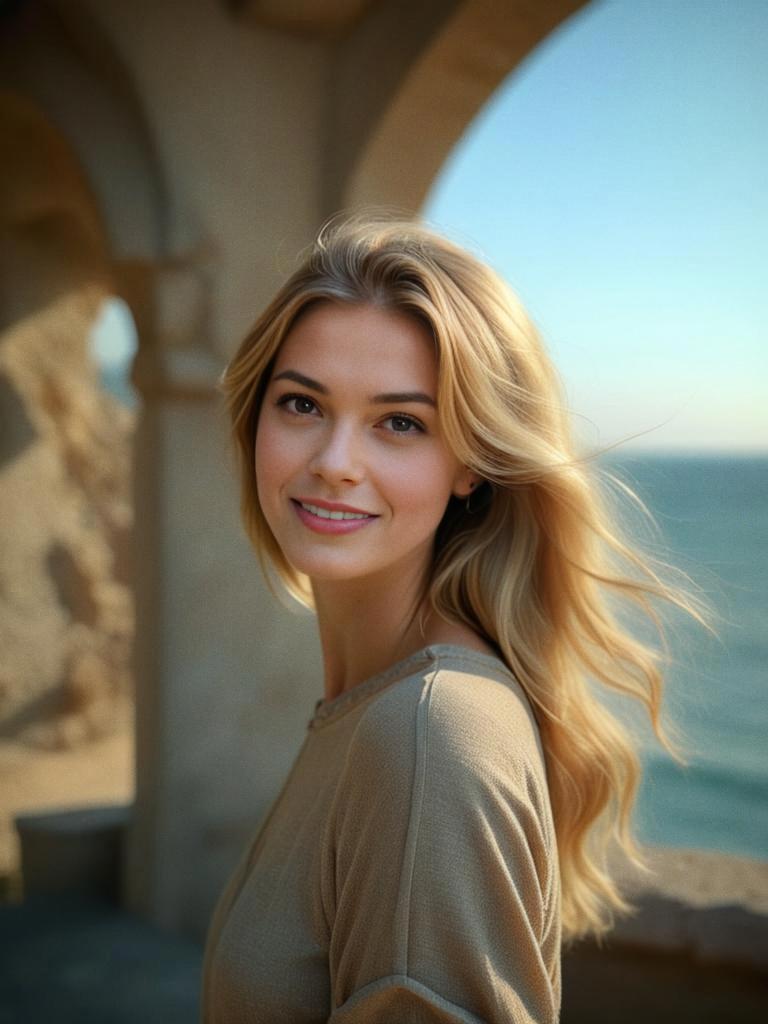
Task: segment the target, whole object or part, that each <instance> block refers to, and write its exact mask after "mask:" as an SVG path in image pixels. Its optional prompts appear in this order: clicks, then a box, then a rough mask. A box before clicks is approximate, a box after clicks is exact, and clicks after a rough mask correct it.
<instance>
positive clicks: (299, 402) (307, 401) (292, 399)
mask: <svg viewBox="0 0 768 1024" xmlns="http://www.w3.org/2000/svg"><path fill="white" fill-rule="evenodd" d="M277 404H278V405H280V406H282V407H283V408H285V409H288V411H289V412H292V413H295V414H296V415H298V416H311V415H312V413H313V412H315V411H316V410H317V406H316V405H315V403H314V402H313V401H312V399H311V398H307V396H306V395H283V397H282V398H281V399H280V400H279V401H278V403H277Z"/></svg>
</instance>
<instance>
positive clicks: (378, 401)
mask: <svg viewBox="0 0 768 1024" xmlns="http://www.w3.org/2000/svg"><path fill="white" fill-rule="evenodd" d="M272 380H273V381H278V380H292V381H294V382H295V383H296V384H301V386H302V387H305V388H309V389H310V390H311V391H317V393H318V394H320V395H327V394H328V388H327V387H326V386H325V385H324V384H321V383H320V382H319V381H316V380H313V379H312V378H311V377H306V376H305V375H304V374H303V373H298V372H297V371H296V370H283V372H282V373H278V374H277V376H276V377H273V378H272ZM370 401H371V402H373V403H374V404H375V405H400V404H407V403H410V402H420V403H421V404H423V405H431V406H432V408H433V409H434V408H437V404H436V402H435V400H434V398H430V396H429V395H427V394H425V393H424V392H423V391H387V392H384V393H383V394H381V395H373V397H372V398H371V399H370Z"/></svg>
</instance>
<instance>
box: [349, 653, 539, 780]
mask: <svg viewBox="0 0 768 1024" xmlns="http://www.w3.org/2000/svg"><path fill="white" fill-rule="evenodd" d="M428 653H429V657H428V658H427V659H425V661H424V662H423V663H422V665H420V666H419V669H418V670H417V671H414V672H413V673H412V674H410V675H409V676H407V677H405V678H403V679H401V680H399V681H398V682H397V683H396V684H395V685H393V686H391V687H389V688H388V689H386V690H385V691H384V692H383V693H381V694H380V695H378V697H377V698H376V699H375V700H373V701H372V702H371V703H370V704H369V705H368V707H367V708H366V709H365V712H364V713H363V715H362V716H361V718H360V720H359V722H358V725H357V728H356V730H355V736H354V739H353V744H352V748H351V750H350V754H352V755H353V756H354V755H356V757H355V760H358V762H360V761H362V762H363V763H365V764H367V766H368V767H369V768H370V769H371V770H376V771H377V770H380V769H381V768H382V767H390V768H395V767H396V766H399V767H400V768H401V769H402V770H407V768H408V763H409V762H410V764H411V766H413V762H414V760H416V759H421V761H423V763H424V764H425V765H427V766H428V767H431V768H432V769H433V770H435V771H438V772H441V773H446V774H447V775H448V776H450V775H459V776H461V777H462V778H467V777H471V776H474V775H478V776H480V777H487V776H488V773H489V772H490V773H491V775H495V774H496V772H498V771H499V770H500V769H501V768H502V767H503V771H504V774H505V775H506V776H507V777H510V776H516V775H517V776H520V781H521V782H523V780H524V777H526V778H527V777H528V776H529V775H530V774H531V773H532V774H533V775H534V776H536V777H537V778H538V779H539V780H540V781H542V783H543V776H544V764H543V754H542V747H541V740H540V737H539V733H538V728H537V725H536V720H535V717H534V715H533V712H532V710H531V706H530V703H529V701H528V699H527V697H526V695H525V693H524V691H523V690H522V687H521V686H520V684H519V683H518V682H517V680H516V679H515V678H514V677H513V676H512V674H511V673H510V672H509V670H508V669H507V668H506V667H505V666H504V664H503V663H502V662H501V661H499V660H498V659H495V658H491V657H488V656H486V655H478V654H476V653H474V652H472V651H466V652H461V651H459V650H457V649H456V648H450V649H448V650H446V649H445V648H441V647H440V646H438V647H436V648H435V649H428ZM359 766H360V767H363V764H359Z"/></svg>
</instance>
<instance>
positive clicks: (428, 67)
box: [341, 0, 585, 212]
mask: <svg viewBox="0 0 768 1024" xmlns="http://www.w3.org/2000/svg"><path fill="white" fill-rule="evenodd" d="M584 4H585V0H552V2H549V3H546V4H538V5H533V4H529V3H524V2H522V0H516V2H511V3H506V4H498V3H494V2H493V0H466V2H464V3H461V4H459V5H457V7H456V9H455V10H454V11H453V13H452V14H451V16H450V17H449V18H448V19H446V20H445V21H444V22H443V23H440V24H437V25H436V26H435V29H436V30H435V31H434V34H433V36H432V38H430V39H429V41H428V44H427V45H426V46H425V47H424V49H423V50H422V52H421V53H420V54H419V55H418V56H417V58H416V59H415V60H414V61H413V63H412V64H411V66H410V67H409V68H408V69H407V71H406V72H405V73H404V75H403V77H402V78H401V80H400V81H399V82H397V87H396V89H394V90H393V93H392V96H391V99H390V101H389V102H388V104H387V105H386V106H385V107H384V109H383V111H382V112H381V113H380V114H379V116H378V117H377V118H376V120H375V122H374V127H373V129H372V130H371V131H370V133H369V134H368V135H367V136H366V138H365V142H364V144H363V145H361V147H360V149H359V151H358V152H357V153H356V154H355V155H354V157H353V158H352V159H351V160H350V165H349V168H348V175H347V178H346V181H345V184H344V187H343V190H342V193H341V205H343V206H357V205H361V204H364V205H368V204H376V205H387V206H389V205H391V206H394V207H396V208H398V209H403V210H407V211H411V212H416V211H417V210H418V209H419V207H420V206H421V204H422V202H423V201H424V198H425V196H426V194H427V191H428V190H429V187H430V185H431V184H432V182H433V180H434V178H435V177H436V175H437V173H438V171H439V169H440V167H441V165H442V164H443V162H444V161H445V159H446V157H447V156H448V154H449V153H450V151H451V149H452V148H453V146H454V145H455V143H456V142H457V141H458V139H459V138H460V136H461V135H462V133H463V132H464V130H465V129H466V127H467V125H468V124H469V123H470V122H471V121H472V119H473V118H474V117H475V115H476V114H477V112H478V111H479V110H480V108H481V107H482V106H483V104H484V103H485V102H486V100H488V98H489V97H490V96H491V94H492V93H493V92H494V90H495V89H496V87H497V86H498V85H499V84H500V82H501V81H502V80H503V79H504V78H505V77H506V76H507V75H508V74H509V73H510V71H512V70H513V68H515V67H516V66H517V65H518V64H519V63H520V61H521V60H523V58H524V57H525V56H526V55H527V54H528V53H529V52H530V51H531V50H532V49H533V48H534V47H535V46H536V45H537V44H538V43H539V42H541V40H542V39H544V38H545V37H546V36H547V35H548V34H549V33H550V32H551V31H553V30H554V29H555V28H556V27H557V26H558V25H559V24H561V23H562V22H563V21H564V20H565V19H567V18H568V17H570V16H571V15H572V14H573V13H574V12H576V11H577V10H578V9H579V8H580V7H583V6H584Z"/></svg>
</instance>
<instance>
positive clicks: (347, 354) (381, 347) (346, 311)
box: [275, 301, 437, 389]
mask: <svg viewBox="0 0 768 1024" xmlns="http://www.w3.org/2000/svg"><path fill="white" fill-rule="evenodd" d="M285 369H293V370H298V371H300V372H304V373H307V374H308V375H310V376H313V377H316V378H317V379H319V380H324V379H325V378H328V377H335V376H339V377H350V376H351V377H352V378H353V379H358V378H361V377H373V378H376V379H384V378H386V379H387V380H390V381H391V380H392V379H393V378H397V379H398V380H399V382H400V384H403V385H408V386H409V387H413V386H414V384H416V383H419V384H420V385H421V386H422V387H426V386H430V387H432V389H434V388H435V387H436V381H437V356H436V352H435V344H434V340H433V338H432V335H431V334H430V331H429V330H428V328H427V327H426V326H425V325H424V324H422V323H421V322H420V321H419V320H417V319H416V318H415V317H413V316H410V315H408V314H407V313H403V312H401V311H399V310H393V309H385V308H382V307H380V306H374V305H369V304H365V305H363V304H361V305H351V304H344V303H338V302H332V301H323V302H321V303H319V304H318V305H316V306H313V307H312V308H311V309H310V310H309V311H308V312H306V313H305V314H304V315H303V316H301V317H300V318H299V320H298V321H297V323H296V324H294V326H293V327H292V328H291V330H290V331H289V332H288V334H287V335H286V337H285V339H284V341H283V343H282V345H281V346H280V349H279V351H278V354H277V360H276V362H275V372H280V371H282V370H285ZM311 371H314V372H311ZM318 375H319V376H318Z"/></svg>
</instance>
